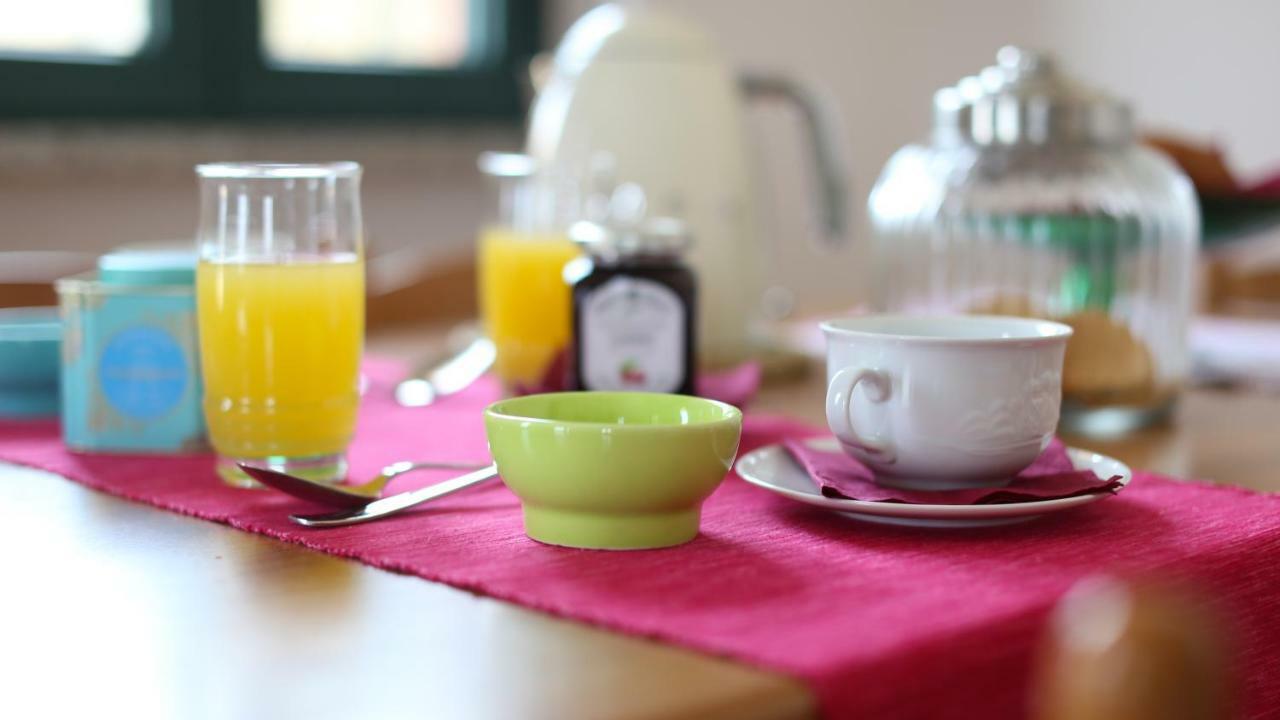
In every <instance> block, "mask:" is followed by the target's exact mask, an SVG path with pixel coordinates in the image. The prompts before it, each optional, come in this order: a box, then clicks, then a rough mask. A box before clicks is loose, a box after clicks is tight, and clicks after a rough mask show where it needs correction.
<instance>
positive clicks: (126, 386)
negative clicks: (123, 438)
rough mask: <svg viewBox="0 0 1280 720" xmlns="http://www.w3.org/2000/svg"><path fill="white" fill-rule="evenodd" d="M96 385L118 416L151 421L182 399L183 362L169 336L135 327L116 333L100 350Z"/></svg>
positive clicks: (185, 382)
mask: <svg viewBox="0 0 1280 720" xmlns="http://www.w3.org/2000/svg"><path fill="white" fill-rule="evenodd" d="M98 383H99V385H100V387H101V388H102V394H103V395H105V396H106V398H107V402H109V403H111V406H112V407H114V408H115V409H116V411H117V412H119V413H120V414H122V415H126V416H128V417H131V418H136V419H138V420H154V419H156V418H159V417H161V416H163V415H164V414H165V413H167V412H169V411H170V410H171V409H173V407H174V406H175V405H177V404H178V401H179V400H181V399H182V393H183V391H185V390H186V387H187V359H186V356H185V355H184V354H183V352H182V348H181V347H180V346H179V345H178V343H177V342H176V341H175V340H174V339H173V338H172V337H170V335H169V333H167V332H165V331H163V330H160V329H159V328H154V327H148V326H146V325H138V326H135V327H131V328H127V329H125V330H121V331H120V332H118V333H116V334H115V335H114V336H113V337H112V338H111V341H110V342H108V343H107V346H106V347H105V348H103V349H102V355H101V356H100V357H99V359H98Z"/></svg>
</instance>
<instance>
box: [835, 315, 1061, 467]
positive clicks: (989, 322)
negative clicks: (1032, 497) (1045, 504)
mask: <svg viewBox="0 0 1280 720" xmlns="http://www.w3.org/2000/svg"><path fill="white" fill-rule="evenodd" d="M822 329H823V333H824V334H825V335H826V340H827V383H828V388H827V403H826V404H827V421H828V424H829V425H830V426H831V430H832V432H833V433H834V434H835V435H836V437H837V438H838V439H839V440H840V444H841V446H842V447H843V448H844V450H845V452H846V453H848V454H849V455H851V456H852V457H854V458H856V459H858V460H860V461H862V462H863V463H865V464H867V465H868V466H870V467H871V468H872V469H873V470H874V471H875V472H876V474H877V478H878V479H879V480H880V481H881V482H883V483H885V484H890V485H900V486H904V487H913V488H925V489H947V488H960V487H977V486H988V485H1000V484H1003V483H1005V482H1008V480H1009V479H1010V478H1012V477H1013V476H1014V475H1015V474H1017V472H1018V471H1019V470H1022V469H1023V468H1025V467H1027V466H1028V465H1030V464H1031V462H1032V461H1034V460H1035V458H1036V457H1037V456H1038V455H1039V454H1040V452H1041V451H1042V450H1043V449H1044V447H1045V446H1046V445H1047V444H1048V443H1049V441H1050V440H1051V439H1052V438H1053V432H1054V429H1055V428H1056V426H1057V422H1058V411H1059V407H1060V404H1061V398H1062V359H1063V354H1064V352H1065V350H1066V341H1067V338H1068V337H1070V335H1071V328H1070V327H1068V326H1066V325H1062V324H1060V323H1054V322H1048V321H1041V320H1030V319H1025V318H1013V317H1000V316H903V315H873V316H865V317H855V318H841V319H837V320H830V321H827V322H824V323H822Z"/></svg>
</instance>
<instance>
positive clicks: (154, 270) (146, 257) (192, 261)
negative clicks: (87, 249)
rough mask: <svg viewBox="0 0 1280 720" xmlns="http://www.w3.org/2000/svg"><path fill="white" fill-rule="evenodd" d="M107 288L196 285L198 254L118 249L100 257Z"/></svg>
mask: <svg viewBox="0 0 1280 720" xmlns="http://www.w3.org/2000/svg"><path fill="white" fill-rule="evenodd" d="M98 280H99V281H100V282H103V283H106V284H108V285H194V284H195V282H196V254H195V252H194V251H185V250H168V249H166V250H116V251H115V252H111V253H107V254H106V255H103V256H102V257H100V258H98Z"/></svg>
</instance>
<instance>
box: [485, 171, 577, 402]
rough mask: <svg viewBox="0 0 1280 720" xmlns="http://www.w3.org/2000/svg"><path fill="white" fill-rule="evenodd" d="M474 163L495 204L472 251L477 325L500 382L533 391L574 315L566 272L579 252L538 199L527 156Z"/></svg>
mask: <svg viewBox="0 0 1280 720" xmlns="http://www.w3.org/2000/svg"><path fill="white" fill-rule="evenodd" d="M479 165H480V170H481V171H482V172H483V173H484V174H485V175H486V176H488V177H489V179H490V181H491V183H492V184H493V185H494V190H495V200H496V201H497V204H496V205H497V206H496V208H495V209H494V211H493V212H492V217H491V218H490V219H489V221H488V222H487V223H486V224H485V225H484V227H483V228H482V229H481V230H480V238H479V243H478V247H477V261H476V270H477V275H478V283H477V284H478V286H479V292H480V315H481V324H482V325H483V327H484V331H485V334H486V335H488V336H489V339H490V340H492V341H493V344H494V347H495V348H496V350H497V359H496V361H495V364H494V370H495V372H496V373H497V375H498V377H499V378H500V379H501V380H502V382H503V385H504V386H505V387H506V388H507V389H508V390H509V391H510V390H514V389H519V388H522V387H523V388H534V387H539V386H541V385H542V383H543V381H545V380H548V379H549V378H548V377H547V372H548V371H549V370H550V369H551V367H552V365H553V364H554V363H555V361H556V357H557V355H559V354H560V353H562V352H564V350H565V348H566V347H568V344H569V335H570V333H571V331H572V328H571V325H572V320H573V315H572V312H573V310H572V308H571V306H570V287H569V285H568V284H567V283H566V282H565V280H564V268H565V265H566V264H568V263H569V261H571V260H573V259H574V258H576V257H578V256H579V255H580V254H581V250H580V249H579V248H578V246H577V245H576V244H575V243H573V242H572V241H571V240H569V237H568V235H567V234H566V233H565V232H564V230H563V229H561V228H557V227H556V225H555V222H554V218H553V215H554V212H553V211H554V208H551V207H549V206H548V205H546V204H545V203H541V202H540V200H542V199H545V197H544V198H539V197H538V196H537V195H536V192H537V188H536V187H535V186H534V184H533V182H532V179H533V171H534V166H533V161H532V159H531V158H529V157H528V156H526V155H519V154H515V153H484V154H482V155H481V156H480V162H479Z"/></svg>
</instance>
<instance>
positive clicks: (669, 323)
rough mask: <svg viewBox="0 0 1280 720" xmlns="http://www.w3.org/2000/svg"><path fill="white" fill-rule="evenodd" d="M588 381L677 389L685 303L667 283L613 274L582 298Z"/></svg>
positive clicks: (604, 386) (609, 386) (601, 385)
mask: <svg viewBox="0 0 1280 720" xmlns="http://www.w3.org/2000/svg"><path fill="white" fill-rule="evenodd" d="M579 325H580V327H579V332H580V333H581V336H582V341H583V344H582V359H581V362H582V367H581V368H580V372H581V374H582V378H583V380H584V381H585V382H584V384H585V386H586V387H588V388H590V389H592V390H641V391H646V392H675V391H676V390H678V389H679V388H680V383H681V381H682V380H683V379H684V358H685V347H684V343H685V308H684V303H683V302H682V301H681V300H680V296H679V295H677V294H676V293H675V292H673V291H672V290H671V289H670V288H668V287H667V286H665V285H662V284H660V283H656V282H653V281H652V280H645V279H643V278H628V277H617V278H614V279H612V280H610V281H608V282H606V283H605V284H603V285H601V286H600V287H599V288H597V289H595V290H594V291H592V292H591V293H590V294H589V295H587V296H586V298H584V299H583V300H582V305H581V310H580V319H579Z"/></svg>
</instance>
